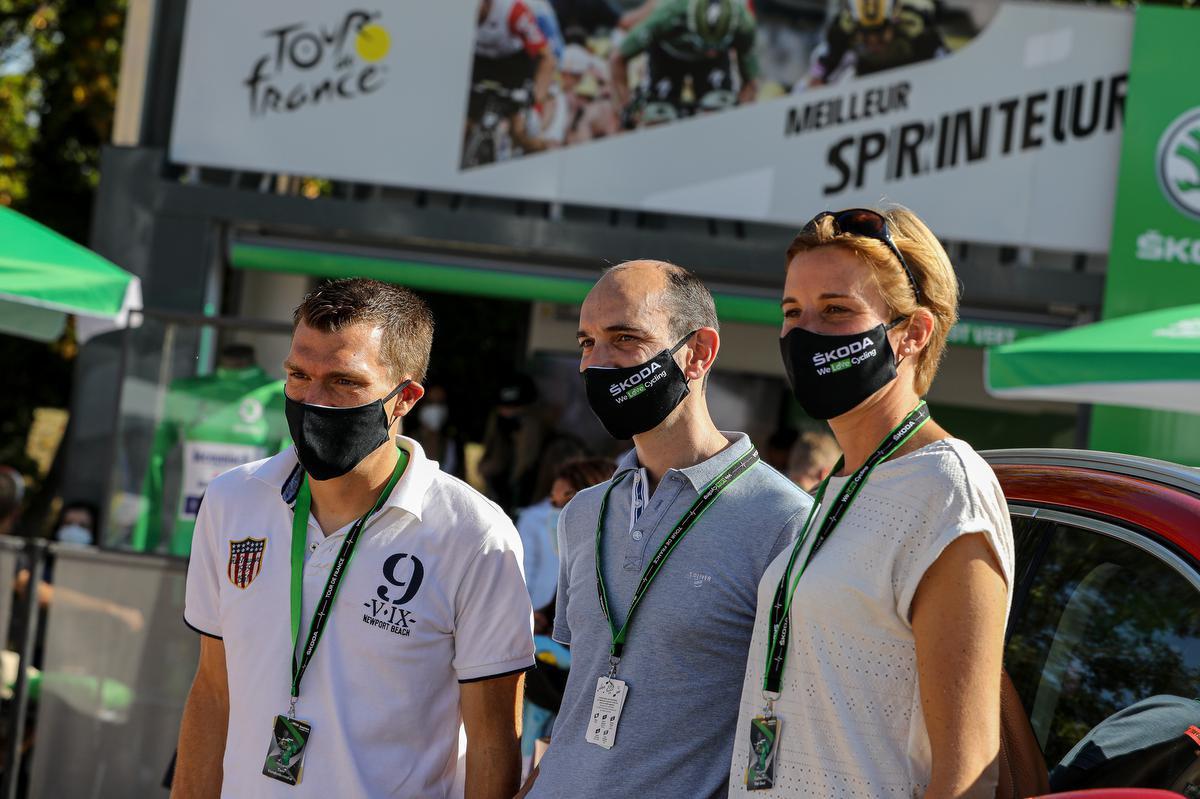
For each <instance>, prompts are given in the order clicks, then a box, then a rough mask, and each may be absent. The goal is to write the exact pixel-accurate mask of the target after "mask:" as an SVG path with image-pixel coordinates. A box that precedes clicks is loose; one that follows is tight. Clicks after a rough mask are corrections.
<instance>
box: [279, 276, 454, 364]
mask: <svg viewBox="0 0 1200 799" xmlns="http://www.w3.org/2000/svg"><path fill="white" fill-rule="evenodd" d="M301 322H303V323H304V324H306V325H308V326H309V327H311V328H313V329H315V330H321V331H324V332H326V333H336V332H338V331H339V330H341V329H342V328H345V327H349V326H351V325H359V324H368V325H372V326H374V327H378V328H380V329H382V330H383V342H382V343H381V344H380V353H379V354H380V357H381V359H382V360H383V362H384V363H385V364H387V366H388V368H389V369H390V370H391V372H392V378H393V379H394V380H396V382H400V380H402V379H404V378H406V377H410V378H412V379H413V380H415V381H417V382H418V383H420V382H421V381H422V380H424V379H425V373H426V372H427V371H428V369H429V351H430V349H431V348H432V347H433V314H432V313H431V312H430V310H429V306H428V305H426V304H425V301H424V300H423V299H421V298H420V297H418V296H417V295H416V294H414V293H413V292H412V291H409V290H408V289H406V288H404V287H403V286H396V285H393V284H391V283H384V282H382V281H379V280H368V279H366V278H357V277H356V278H345V279H342V280H331V281H329V282H327V283H323V284H322V285H320V286H318V287H317V288H315V289H313V290H312V291H310V292H309V293H308V294H307V295H306V296H305V297H304V300H303V301H302V302H301V303H300V304H299V305H298V306H296V310H295V312H294V313H293V314H292V327H293V329H294V328H296V327H299V325H300V323H301Z"/></svg>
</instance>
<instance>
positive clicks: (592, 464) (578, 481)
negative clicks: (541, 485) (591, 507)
mask: <svg viewBox="0 0 1200 799" xmlns="http://www.w3.org/2000/svg"><path fill="white" fill-rule="evenodd" d="M616 470H617V465H616V464H615V463H613V462H612V461H611V460H609V459H608V458H572V459H571V460H569V461H566V462H564V463H562V464H561V465H559V467H558V468H557V469H555V470H554V479H555V480H566V481H567V482H568V483H570V484H571V488H572V489H574V490H575V491H582V490H583V489H585V488H590V487H591V486H594V485H599V484H600V483H603V482H604V481H605V480H608V479H609V478H610V477H612V476H613V472H615V471H616Z"/></svg>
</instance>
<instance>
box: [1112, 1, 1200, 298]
mask: <svg viewBox="0 0 1200 799" xmlns="http://www.w3.org/2000/svg"><path fill="white" fill-rule="evenodd" d="M1198 41H1200V13H1196V11H1195V10H1193V9H1187V10H1183V9H1176V8H1167V7H1155V6H1144V7H1141V8H1139V9H1138V11H1137V30H1136V32H1135V35H1134V47H1133V65H1132V68H1131V70H1130V80H1129V114H1128V121H1127V123H1126V127H1125V139H1124V142H1123V147H1122V151H1121V165H1120V175H1119V181H1118V184H1117V186H1118V188H1117V198H1116V211H1115V215H1114V221H1113V236H1112V251H1111V253H1110V254H1109V263H1108V278H1107V280H1106V283H1105V300H1104V315H1105V317H1114V316H1125V315H1126V314H1131V313H1138V312H1141V311H1151V310H1156V309H1158V308H1165V307H1169V306H1174V305H1188V304H1195V303H1200V82H1197V81H1195V80H1191V79H1181V76H1184V75H1187V76H1197V75H1200V46H1197V42H1198Z"/></svg>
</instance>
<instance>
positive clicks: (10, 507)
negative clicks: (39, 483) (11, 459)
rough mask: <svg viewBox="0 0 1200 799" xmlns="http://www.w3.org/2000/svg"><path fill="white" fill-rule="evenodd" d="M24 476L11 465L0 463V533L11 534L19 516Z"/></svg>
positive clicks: (23, 497) (23, 490) (23, 492)
mask: <svg viewBox="0 0 1200 799" xmlns="http://www.w3.org/2000/svg"><path fill="white" fill-rule="evenodd" d="M24 499H25V478H24V477H22V476H21V473H20V472H18V471H17V470H16V469H14V468H13V467H11V466H5V465H3V464H0V535H12V534H13V532H14V531H15V530H16V527H17V519H19V518H20V517H21V502H22V501H23V500H24Z"/></svg>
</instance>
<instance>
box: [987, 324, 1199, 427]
mask: <svg viewBox="0 0 1200 799" xmlns="http://www.w3.org/2000/svg"><path fill="white" fill-rule="evenodd" d="M984 372H985V375H986V377H985V380H986V384H987V390H988V393H989V394H992V395H993V396H996V397H1003V398H1006V399H1047V400H1063V401H1066V402H1082V403H1099V404H1105V405H1126V406H1130V407H1134V408H1152V409H1155V410H1164V411H1183V412H1185V413H1200V305H1185V306H1181V307H1177V308H1167V309H1164V310H1160V311H1150V312H1148V313H1140V314H1134V315H1132V316H1123V317H1120V318H1117V319H1109V320H1106V321H1103V322H1097V323H1095V324H1091V325H1083V326H1081V327H1076V328H1072V329H1070V330H1063V331H1061V332H1057V333H1049V334H1047V335H1044V336H1037V337H1035V338H1029V339H1024V340H1022V341H1016V342H1013V343H1011V344H1005V345H1004V346H1002V347H994V348H992V349H989V350H988V352H987V360H986V362H985V364H984Z"/></svg>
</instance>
